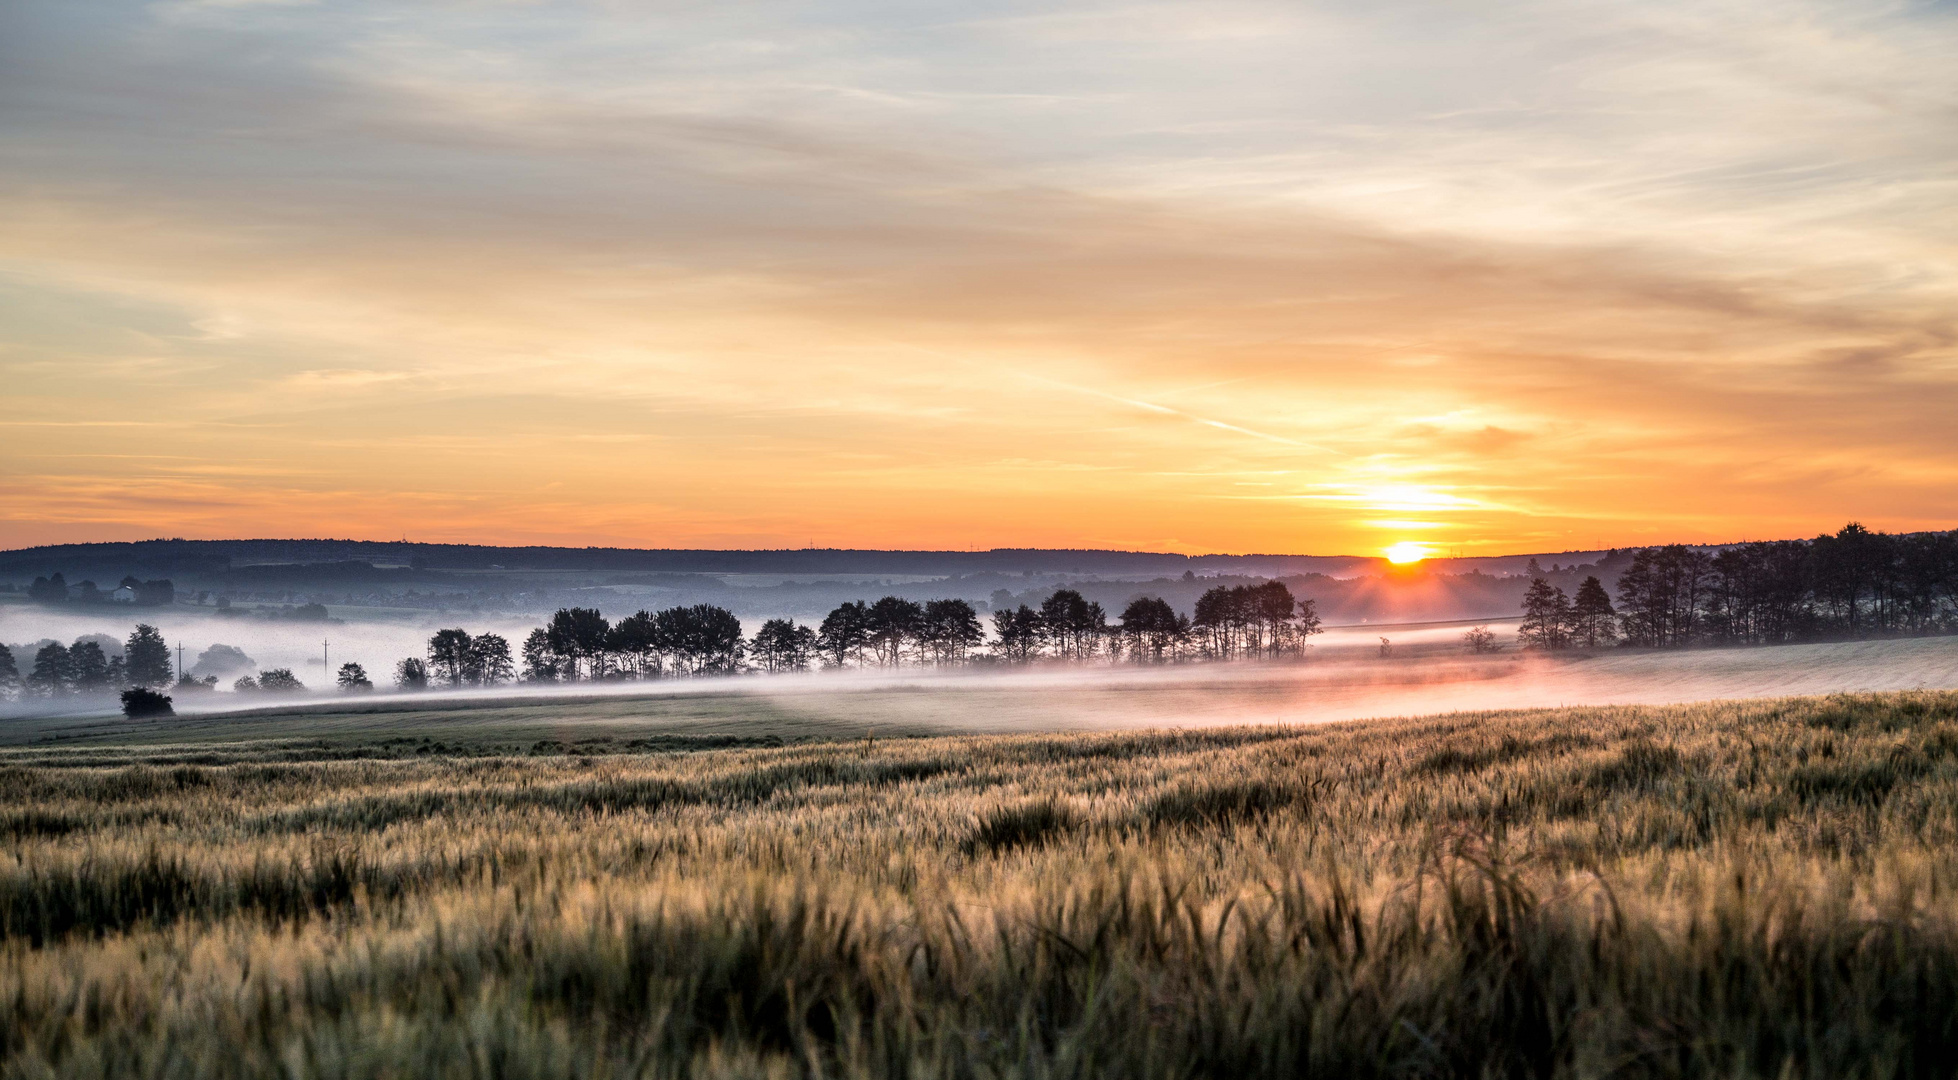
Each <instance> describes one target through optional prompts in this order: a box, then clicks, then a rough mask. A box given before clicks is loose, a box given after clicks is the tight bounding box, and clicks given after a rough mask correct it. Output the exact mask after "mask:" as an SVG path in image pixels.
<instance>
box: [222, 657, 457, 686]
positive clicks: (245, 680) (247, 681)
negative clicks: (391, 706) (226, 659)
mask: <svg viewBox="0 0 1958 1080" xmlns="http://www.w3.org/2000/svg"><path fill="white" fill-rule="evenodd" d="M415 663H417V664H419V663H421V661H420V660H417V661H415ZM427 682H428V680H427V679H423V680H422V683H423V685H427ZM231 692H232V693H234V694H256V693H258V680H257V679H254V678H252V677H251V676H250V675H240V676H238V678H237V679H236V680H235V681H233V682H232V684H231Z"/></svg>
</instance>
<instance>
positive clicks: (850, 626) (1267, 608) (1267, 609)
mask: <svg viewBox="0 0 1958 1080" xmlns="http://www.w3.org/2000/svg"><path fill="white" fill-rule="evenodd" d="M991 623H992V627H991V631H992V632H991V634H990V636H989V635H988V632H987V626H986V623H985V621H984V620H982V619H981V618H980V615H979V612H978V610H977V609H975V608H974V607H973V606H972V604H971V603H969V602H968V601H965V600H962V599H958V598H949V599H940V600H929V601H925V602H923V603H920V602H918V601H915V600H908V599H905V598H904V597H899V596H886V597H884V598H882V599H880V600H876V601H868V600H853V601H849V602H846V603H843V604H840V605H838V606H837V607H836V608H834V609H833V610H831V611H830V613H829V614H828V615H827V616H825V617H824V618H823V620H822V622H821V623H819V624H817V625H813V626H812V625H807V624H802V623H798V622H796V621H795V620H793V619H769V620H767V621H766V622H764V623H762V624H761V627H760V628H759V629H757V630H756V631H755V633H754V635H753V636H752V637H744V636H743V634H742V628H741V620H740V619H739V618H737V617H736V616H735V615H734V613H733V612H731V611H728V610H727V609H726V608H721V607H716V606H714V605H712V604H695V605H691V606H686V607H673V608H667V609H665V610H662V611H640V612H636V613H634V614H632V615H629V616H627V617H625V618H623V619H621V620H619V621H618V622H616V623H614V622H612V621H610V620H608V619H607V618H606V617H605V616H604V615H603V614H602V613H601V612H599V611H597V610H596V609H593V608H564V609H561V610H559V611H558V612H557V613H556V614H554V615H552V616H551V619H550V621H549V622H548V623H546V624H545V625H543V626H540V627H538V628H536V629H534V630H532V631H531V632H530V634H529V636H528V637H526V638H525V639H524V642H523V645H522V647H521V650H520V659H519V657H513V656H512V655H511V651H510V646H509V643H508V642H507V641H505V640H504V639H503V638H502V637H500V636H498V635H495V634H482V635H476V636H471V635H470V634H469V633H468V632H467V631H465V630H462V629H451V630H441V631H438V632H437V633H436V634H435V635H434V636H433V637H431V638H429V640H428V647H427V650H426V655H425V656H418V657H408V658H405V659H403V660H401V661H400V662H399V663H398V664H396V666H395V672H394V682H395V687H396V688H397V689H400V690H408V691H414V690H425V689H429V688H430V687H450V688H464V687H489V686H498V685H502V684H505V683H510V682H525V683H567V682H593V681H599V682H603V681H619V680H638V679H660V678H692V677H700V676H715V675H733V674H738V673H741V672H746V671H759V672H794V671H808V670H811V669H812V668H818V667H821V668H832V669H833V668H890V669H894V668H899V667H904V666H941V667H942V666H957V665H961V664H969V663H975V662H985V663H993V664H1028V663H1033V662H1036V661H1042V660H1045V661H1058V662H1068V663H1083V662H1091V661H1100V662H1132V663H1176V662H1185V661H1191V660H1231V659H1245V658H1254V657H1282V656H1288V655H1296V654H1298V653H1299V652H1300V651H1302V650H1303V648H1304V646H1305V642H1306V639H1307V638H1308V637H1310V636H1311V635H1312V634H1315V633H1318V632H1319V618H1318V615H1317V614H1316V613H1315V612H1314V610H1313V606H1312V601H1310V600H1300V599H1298V598H1296V597H1294V596H1293V595H1292V593H1291V590H1289V589H1288V588H1286V587H1285V585H1284V583H1282V582H1277V581H1272V582H1266V583H1264V584H1262V585H1234V586H1229V587H1223V586H1219V587H1217V588H1214V589H1211V590H1210V591H1209V592H1207V593H1205V594H1204V595H1203V596H1202V597H1201V598H1200V599H1199V600H1198V603H1197V610H1196V612H1195V616H1194V618H1193V617H1191V616H1189V615H1183V614H1180V613H1178V612H1177V611H1175V610H1174V609H1173V608H1171V607H1170V605H1169V604H1168V603H1167V602H1165V601H1163V600H1161V599H1158V598H1155V597H1138V598H1137V599H1135V600H1133V601H1131V602H1130V603H1129V605H1128V606H1127V607H1126V608H1125V609H1124V610H1123V611H1122V613H1121V615H1119V616H1117V617H1116V619H1115V620H1114V621H1110V619H1109V618H1108V615H1107V613H1106V612H1105V611H1104V610H1103V609H1102V607H1101V605H1100V604H1097V603H1094V602H1093V601H1090V600H1087V599H1086V598H1084V597H1083V596H1082V595H1081V594H1080V593H1079V592H1077V591H1075V590H1073V589H1058V590H1056V591H1055V592H1054V593H1053V594H1052V595H1050V596H1048V597H1047V598H1046V599H1045V600H1044V601H1042V602H1041V604H1040V606H1039V607H1038V608H1034V607H1030V606H1028V605H1025V604H1022V605H1020V606H1018V607H1017V608H1011V609H1004V610H1000V611H996V612H993V613H992V619H991ZM340 688H341V689H342V690H348V691H364V690H369V689H372V688H373V684H372V682H371V681H369V680H368V678H367V675H366V672H365V671H364V670H360V668H359V665H357V664H349V665H346V666H345V667H343V668H342V669H341V681H340Z"/></svg>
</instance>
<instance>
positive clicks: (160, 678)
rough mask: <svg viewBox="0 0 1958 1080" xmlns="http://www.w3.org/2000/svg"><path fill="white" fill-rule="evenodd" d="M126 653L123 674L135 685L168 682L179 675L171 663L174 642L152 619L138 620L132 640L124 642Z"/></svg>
mask: <svg viewBox="0 0 1958 1080" xmlns="http://www.w3.org/2000/svg"><path fill="white" fill-rule="evenodd" d="M122 657H123V661H122V662H123V677H124V678H125V679H128V680H129V685H131V686H149V687H157V686H168V685H170V683H171V680H172V679H174V678H175V677H176V672H175V671H174V665H173V664H171V663H170V644H169V643H168V642H166V641H164V640H163V635H162V634H161V633H160V632H158V631H157V628H156V627H154V626H151V625H150V624H148V623H137V624H136V629H135V630H134V631H132V632H131V633H130V635H129V640H128V641H125V642H123V645H122Z"/></svg>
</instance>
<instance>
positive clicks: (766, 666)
mask: <svg viewBox="0 0 1958 1080" xmlns="http://www.w3.org/2000/svg"><path fill="white" fill-rule="evenodd" d="M753 653H754V657H755V660H756V662H758V663H759V664H760V665H761V669H762V670H763V671H769V672H776V671H807V670H809V661H810V660H811V659H812V658H813V657H814V656H815V655H816V631H815V629H814V628H813V627H808V626H797V625H796V623H795V620H793V619H769V620H768V621H767V622H764V623H762V624H761V629H759V630H757V631H755V640H754V645H753Z"/></svg>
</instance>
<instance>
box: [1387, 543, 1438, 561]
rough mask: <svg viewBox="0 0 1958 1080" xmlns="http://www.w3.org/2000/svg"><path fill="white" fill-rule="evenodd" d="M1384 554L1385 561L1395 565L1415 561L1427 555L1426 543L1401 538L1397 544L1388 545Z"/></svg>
mask: <svg viewBox="0 0 1958 1080" xmlns="http://www.w3.org/2000/svg"><path fill="white" fill-rule="evenodd" d="M1386 554H1387V561H1388V562H1390V563H1394V564H1396V565H1404V564H1406V563H1417V562H1420V561H1421V560H1422V559H1425V558H1427V557H1428V547H1427V545H1426V544H1417V543H1415V542H1414V541H1412V540H1403V541H1401V542H1400V543H1398V544H1393V545H1390V546H1389V547H1388V548H1387V549H1386Z"/></svg>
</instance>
